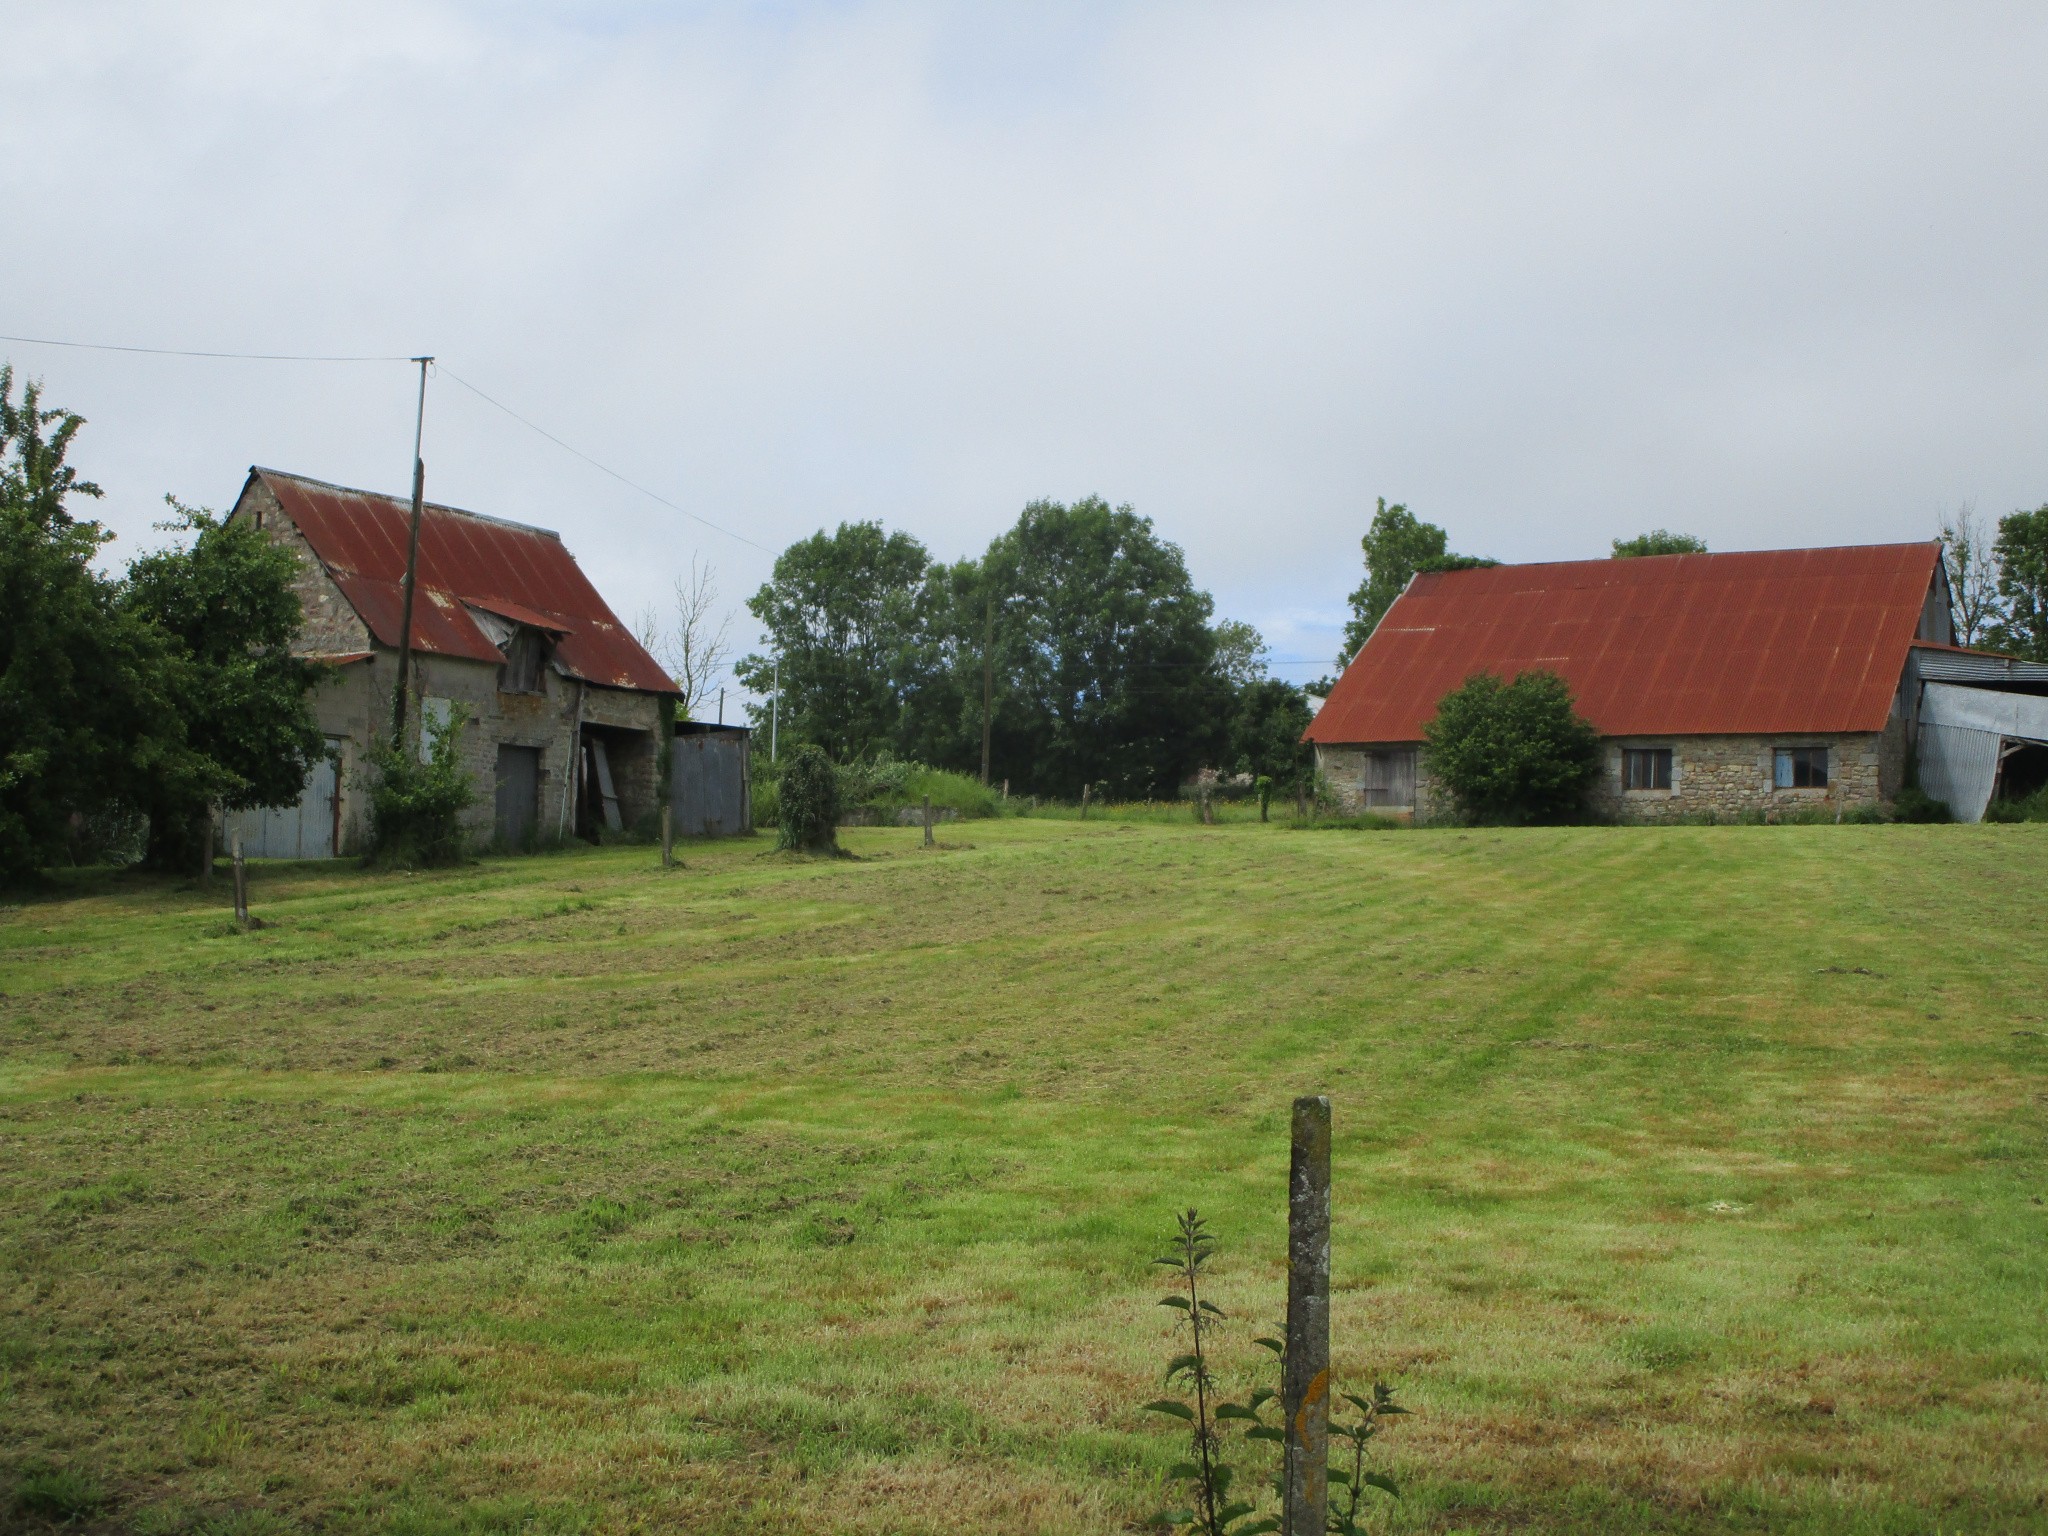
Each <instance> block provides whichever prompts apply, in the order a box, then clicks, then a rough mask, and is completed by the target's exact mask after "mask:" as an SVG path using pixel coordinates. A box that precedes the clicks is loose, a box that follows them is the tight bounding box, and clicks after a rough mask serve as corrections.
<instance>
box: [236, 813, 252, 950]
mask: <svg viewBox="0 0 2048 1536" xmlns="http://www.w3.org/2000/svg"><path fill="white" fill-rule="evenodd" d="M235 926H236V927H237V928H247V927H248V926H249V871H248V869H247V867H246V866H245V865H244V864H243V863H242V834H241V833H240V832H237V833H236V834H235Z"/></svg>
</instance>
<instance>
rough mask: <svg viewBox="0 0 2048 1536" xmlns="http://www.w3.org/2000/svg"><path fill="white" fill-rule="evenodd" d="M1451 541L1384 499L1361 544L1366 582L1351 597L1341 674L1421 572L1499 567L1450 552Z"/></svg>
mask: <svg viewBox="0 0 2048 1536" xmlns="http://www.w3.org/2000/svg"><path fill="white" fill-rule="evenodd" d="M1448 543H1449V536H1448V535H1447V534H1445V532H1444V531H1443V529H1441V528H1439V527H1437V525H1436V524H1435V523H1425V522H1423V521H1422V520H1421V519H1420V518H1418V517H1416V516H1415V514H1414V513H1412V512H1410V511H1409V510H1408V508H1407V507H1406V506H1404V505H1402V504H1401V503H1399V502H1396V503H1395V504H1394V505H1393V506H1391V507H1390V506H1388V505H1387V499H1386V497H1384V496H1382V497H1380V498H1379V507H1378V510H1377V511H1375V512H1374V513H1373V517H1372V524H1371V526H1369V527H1368V528H1367V529H1366V530H1365V536H1364V537H1363V538H1362V539H1360V540H1359V545H1360V547H1361V548H1362V549H1363V550H1364V551H1365V580H1364V581H1362V582H1360V583H1359V586H1358V590H1357V591H1355V592H1353V593H1352V594H1351V622H1350V623H1349V624H1346V625H1345V626H1344V649H1343V651H1342V652H1341V653H1340V654H1339V655H1338V657H1337V670H1338V671H1339V672H1342V671H1343V670H1344V669H1345V668H1346V667H1348V666H1350V665H1351V659H1352V657H1354V656H1356V655H1357V654H1358V651H1359V648H1360V647H1361V646H1363V645H1364V644H1365V642H1366V641H1367V640H1369V639H1371V638H1372V632H1373V628H1374V626H1375V625H1377V624H1378V623H1379V621H1380V619H1381V618H1382V617H1384V616H1385V614H1386V611H1387V610H1388V609H1389V608H1391V607H1393V606H1394V599H1395V598H1397V597H1399V596H1400V595H1401V590H1402V588H1404V587H1406V586H1407V585H1408V583H1409V582H1410V581H1411V580H1412V579H1413V578H1414V577H1415V575H1416V574H1417V573H1418V572H1421V571H1462V570H1469V569H1471V568H1472V567H1474V566H1483V565H1496V564H1498V563H1499V562H1498V561H1494V560H1489V559H1486V558H1484V557H1483V556H1479V555H1454V554H1450V553H1449V552H1448Z"/></svg>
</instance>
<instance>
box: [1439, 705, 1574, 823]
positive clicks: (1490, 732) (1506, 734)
mask: <svg viewBox="0 0 2048 1536" xmlns="http://www.w3.org/2000/svg"><path fill="white" fill-rule="evenodd" d="M1423 757H1424V761H1425V762H1426V764H1427V765H1428V768H1429V772H1430V774H1431V776H1432V777H1433V778H1435V780H1436V781H1437V783H1438V784H1440V785H1441V786H1443V788H1444V789H1445V790H1446V791H1447V792H1448V793H1449V794H1450V796H1451V799H1452V800H1453V802H1454V803H1455V804H1456V806H1457V809H1458V813H1459V814H1460V815H1461V816H1462V817H1463V818H1464V819H1466V820H1468V821H1474V822H1482V823H1487V824H1491V825H1499V826H1523V825H1529V824H1537V823H1554V822H1563V821H1571V820H1573V819H1575V818H1576V817H1578V816H1579V815H1581V814H1582V813H1583V811H1584V808H1585V800H1586V791H1587V790H1588V789H1589V788H1590V787H1591V786H1592V783H1593V780H1594V778H1595V777H1596V776H1597V775H1598V773H1599V771H1600V742H1599V737H1598V735H1597V734H1596V733H1595V732H1594V730H1593V727H1592V726H1591V725H1590V724H1589V723H1588V722H1587V721H1586V720H1585V719H1584V718H1583V717H1581V716H1580V714H1579V712H1578V711H1577V710H1576V709H1574V708H1573V707H1572V692H1571V689H1570V688H1569V687H1568V686H1567V685H1566V683H1565V681H1564V679H1563V678H1561V677H1559V676H1558V675H1557V674H1556V673H1555V672H1545V671H1541V670H1537V671H1529V672H1524V673H1522V674H1521V675H1520V676H1519V677H1517V678H1516V679H1515V680H1514V681H1513V682H1502V681H1501V680H1500V679H1499V678H1498V677H1495V676H1494V675H1493V674H1492V673H1490V672H1479V673H1475V674H1473V675H1472V676H1471V677H1469V678H1467V679H1466V680H1465V682H1464V684H1463V685H1462V686H1460V687H1459V688H1457V689H1455V690H1454V691H1452V692H1450V693H1447V694H1445V695H1444V697H1443V698H1442V699H1441V700H1439V701H1438V703H1437V707H1436V715H1435V717H1434V718H1433V719H1432V720H1430V722H1429V723H1428V724H1427V725H1425V726H1424V727H1423Z"/></svg>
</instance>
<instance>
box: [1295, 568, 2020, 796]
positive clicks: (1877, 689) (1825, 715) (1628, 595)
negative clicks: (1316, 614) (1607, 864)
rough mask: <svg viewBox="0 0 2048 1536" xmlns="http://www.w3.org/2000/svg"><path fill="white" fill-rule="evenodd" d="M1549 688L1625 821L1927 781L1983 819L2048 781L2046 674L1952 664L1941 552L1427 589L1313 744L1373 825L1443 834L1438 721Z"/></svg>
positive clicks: (1957, 657)
mask: <svg viewBox="0 0 2048 1536" xmlns="http://www.w3.org/2000/svg"><path fill="white" fill-rule="evenodd" d="M1537 668H1541V669H1545V670H1548V671H1551V672H1555V673H1557V674H1558V675H1559V676H1561V677H1562V678H1564V680H1565V681H1566V682H1567V683H1568V684H1569V685H1570V686H1571V689H1572V693H1573V695H1574V696H1575V698H1576V699H1577V702H1578V708H1579V711H1580V713H1581V714H1583V715H1584V716H1585V717H1586V718H1587V719H1588V720H1590V721H1591V722H1592V724H1593V726H1594V727H1595V729H1597V730H1598V731H1599V733H1600V735H1601V738H1602V768H1601V776H1600V779H1599V782H1598V784H1597V786H1596V788H1595V791H1594V809H1595V810H1596V812H1598V813H1600V814H1604V815H1607V816H1610V817H1612V818H1614V819H1616V820H1620V821H1666V820H1673V819H1677V818H1680V817H1693V816H1706V815H1712V816H1715V817H1718V818H1725V819H1737V818H1748V817H1755V816H1760V815H1761V816H1766V817H1768V816H1771V815H1782V814H1785V813H1787V812H1792V811H1805V812H1809V813H1811V812H1816V811H1818V812H1821V813H1832V812H1836V811H1840V810H1845V809H1848V808H1851V807H1857V806H1874V805H1877V804H1879V803H1881V802H1884V801H1888V800H1890V799H1891V798H1892V797H1894V796H1895V795H1897V794H1898V792H1899V791H1900V789H1901V788H1903V787H1904V785H1905V783H1906V782H1907V772H1908V765H1909V763H1916V764H1917V765H1918V767H1919V769H1920V771H1921V776H1922V778H1923V780H1924V782H1925V787H1926V788H1927V789H1928V791H1929V792H1930V793H1932V794H1935V795H1937V796H1938V797H1939V798H1942V799H1946V800H1948V801H1949V802H1950V804H1951V806H1952V808H1953V809H1954V811H1955V813H1956V814H1957V816H1958V817H1960V818H1961V819H1963V820H1966V821H1975V820H1977V819H1979V818H1981V817H1982V815H1983V813H1984V809H1985V806H1986V805H1987V803H1988V802H1989V801H1990V800H1991V799H1992V798H1994V796H1997V795H2002V794H2009V795H2013V796H2017V795H2019V794H2020V793H2023V792H2025V791H2026V790H2028V789H2030V788H2032V787H2034V786H2036V785H2038V784H2039V783H2040V782H2041V781H2042V778H2043V776H2044V770H2048V666H2040V665H2037V664H2032V663H2026V662H2015V661H2011V660H2009V659H2007V658H2005V657H2000V656H1995V655H1992V654H1990V653H1987V652H1982V651H1971V650H1965V649H1962V648H1960V647H1958V646H1956V645H1955V644H1954V634H1953V630H1952V627H1951V623H1950V615H1949V590H1948V579H1947V575H1946V572H1945V570H1944V568H1943V564H1942V558H1941V547H1940V546H1939V545H1938V544H1933V543H1927V544H1875V545H1861V546H1851V547H1847V548H1839V549H1785V550H1757V551H1749V552H1744V553H1738V554H1725V555H1709V554H1700V555H1653V556H1648V557H1645V558H1640V559H1630V560H1574V561H1566V562H1561V563H1558V564H1546V565H1501V566H1491V567H1484V568H1479V569H1474V570H1462V571H1441V572H1431V573H1425V574H1422V575H1418V576H1416V577H1415V578H1414V580H1412V581H1411V582H1409V584H1408V586H1407V588H1406V590H1404V591H1403V592H1402V594H1401V596H1400V597H1399V598H1397V599H1396V600H1395V602H1394V604H1393V606H1392V607H1391V608H1389V609H1388V610H1387V612H1386V614H1385V616H1384V617H1382V618H1381V620H1380V622H1379V625H1378V627H1377V628H1375V629H1374V630H1373V632H1372V635H1371V637H1370V638H1369V639H1368V640H1367V641H1366V643H1365V644H1364V646H1363V647H1361V648H1360V650H1359V652H1358V654H1357V656H1356V657H1354V658H1353V659H1352V662H1351V665H1350V666H1348V667H1346V668H1345V669H1344V674H1343V676H1342V677H1340V678H1339V679H1338V681H1337V685H1336V687H1335V688H1334V689H1332V690H1331V693H1330V696H1329V698H1328V700H1327V701H1326V702H1325V703H1324V705H1323V708H1322V709H1321V711H1320V712H1319V713H1318V714H1317V715H1316V718H1315V719H1314V721H1313V722H1311V724H1310V725H1309V728H1308V732H1307V739H1308V740H1309V741H1311V742H1313V743H1314V744H1315V749H1316V764H1317V767H1318V769H1319V771H1320V772H1321V773H1322V774H1323V776H1324V777H1325V779H1326V780H1327V781H1328V782H1329V783H1330V784H1331V786H1332V787H1333V788H1334V789H1335V791H1336V793H1337V796H1338V798H1339V799H1340V801H1341V802H1342V803H1343V804H1344V805H1345V807H1346V808H1347V809H1348V810H1350V811H1352V812H1354V813H1356V812H1361V811H1378V812H1384V813H1387V814H1391V815H1397V816H1414V817H1417V818H1420V819H1423V820H1427V819H1428V818H1429V817H1430V816H1431V815H1433V814H1435V813H1438V812H1440V811H1442V810H1445V809H1447V807H1446V806H1445V805H1444V804H1443V800H1442V796H1441V795H1440V794H1439V793H1438V791H1437V789H1436V786H1434V785H1433V784H1432V783H1431V782H1430V775H1429V769H1428V765H1427V763H1426V761H1425V760H1424V758H1423V756H1422V753H1421V751H1420V748H1421V745H1422V735H1423V727H1424V725H1425V724H1426V722H1428V721H1429V720H1430V719H1431V718H1432V717H1433V716H1434V715H1435V713H1436V707H1437V701H1438V700H1440V699H1441V698H1443V696H1444V695H1445V694H1447V693H1449V692H1450V691H1451V690H1453V689H1455V688H1457V687H1458V686H1459V685H1460V684H1462V683H1463V682H1464V681H1465V680H1466V679H1467V678H1469V677H1471V676H1472V675H1473V674H1475V673H1479V672H1490V673H1493V674H1494V675H1496V676H1499V677H1503V678H1509V677H1513V676H1515V675H1517V674H1519V673H1521V672H1524V671H1528V670H1532V669H1537Z"/></svg>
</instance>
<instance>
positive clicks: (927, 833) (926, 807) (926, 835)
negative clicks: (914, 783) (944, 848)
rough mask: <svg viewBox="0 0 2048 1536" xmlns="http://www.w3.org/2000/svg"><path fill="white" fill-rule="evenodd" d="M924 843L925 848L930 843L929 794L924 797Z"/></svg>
mask: <svg viewBox="0 0 2048 1536" xmlns="http://www.w3.org/2000/svg"><path fill="white" fill-rule="evenodd" d="M924 845H925V847H927V848H929V847H931V845H932V797H931V796H930V795H926V796H925V797H924Z"/></svg>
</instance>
